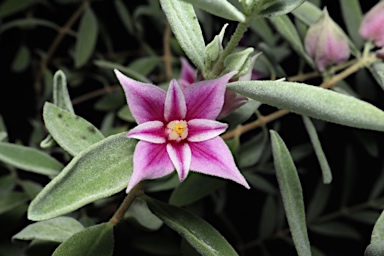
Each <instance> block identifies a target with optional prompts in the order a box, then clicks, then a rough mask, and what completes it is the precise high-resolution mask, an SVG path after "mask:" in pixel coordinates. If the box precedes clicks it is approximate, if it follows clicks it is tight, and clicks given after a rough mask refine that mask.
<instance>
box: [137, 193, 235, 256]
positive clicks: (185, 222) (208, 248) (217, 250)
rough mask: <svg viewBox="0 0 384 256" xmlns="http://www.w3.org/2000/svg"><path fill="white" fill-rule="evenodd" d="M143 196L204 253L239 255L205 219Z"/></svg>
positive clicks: (151, 206)
mask: <svg viewBox="0 0 384 256" xmlns="http://www.w3.org/2000/svg"><path fill="white" fill-rule="evenodd" d="M142 198H143V199H144V200H145V201H146V202H147V204H148V207H149V209H150V210H151V211H152V212H153V213H154V214H155V215H157V217H159V218H160V219H161V220H162V221H163V222H164V223H165V224H166V225H167V226H169V227H170V228H171V229H173V230H175V231H176V232H177V233H179V234H180V235H181V236H182V237H184V238H185V239H186V240H187V241H188V242H189V243H190V244H191V245H192V246H193V247H194V248H195V249H196V250H197V251H198V252H199V253H200V254H202V255H220V256H227V255H237V253H236V251H235V250H234V249H233V247H232V246H231V245H230V244H229V243H228V242H227V241H226V240H225V238H224V237H223V236H222V235H221V234H220V233H219V232H218V231H217V230H216V229H214V228H213V227H212V226H211V225H210V224H209V223H207V222H206V221H205V220H203V219H200V218H199V217H197V216H195V215H192V214H191V213H189V212H187V211H185V210H183V209H181V208H178V207H175V206H172V205H168V204H165V203H162V202H160V201H157V200H155V199H152V198H150V197H148V196H145V195H143V196H142Z"/></svg>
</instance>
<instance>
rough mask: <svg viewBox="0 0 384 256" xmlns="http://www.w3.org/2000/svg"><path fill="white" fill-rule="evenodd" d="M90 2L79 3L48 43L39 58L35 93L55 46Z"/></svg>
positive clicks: (85, 0)
mask: <svg viewBox="0 0 384 256" xmlns="http://www.w3.org/2000/svg"><path fill="white" fill-rule="evenodd" d="M90 2H91V0H84V1H83V3H82V4H81V5H80V7H79V8H78V9H77V10H76V12H75V13H73V14H72V16H71V17H70V18H69V20H68V21H67V23H66V24H65V25H64V26H63V27H62V28H61V29H60V30H59V33H58V34H57V35H56V37H55V39H54V40H53V42H52V44H51V45H50V47H49V49H48V51H47V54H46V55H45V57H44V58H43V59H42V60H41V62H40V67H39V70H38V71H37V73H36V78H35V84H34V88H35V92H36V95H38V94H40V91H41V79H42V76H43V73H44V71H45V69H46V68H47V65H48V63H49V61H50V60H51V58H52V56H53V54H54V53H55V51H56V49H57V47H58V46H59V44H60V42H61V41H62V40H63V38H64V36H65V35H66V34H67V33H68V31H70V29H71V27H72V26H73V24H74V23H75V22H76V20H77V19H78V18H79V17H80V15H81V14H82V13H83V11H84V10H85V9H86V8H87V7H88V5H89V3H90Z"/></svg>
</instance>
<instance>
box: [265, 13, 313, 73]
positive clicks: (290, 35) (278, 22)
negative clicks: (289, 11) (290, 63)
mask: <svg viewBox="0 0 384 256" xmlns="http://www.w3.org/2000/svg"><path fill="white" fill-rule="evenodd" d="M270 20H271V22H272V24H273V25H274V27H275V28H276V30H277V31H278V32H279V33H280V34H281V35H282V36H283V37H284V38H285V40H287V41H288V42H289V44H290V45H291V46H292V48H293V49H294V50H295V51H296V52H297V53H298V54H299V55H300V56H301V57H303V58H304V59H305V61H306V62H307V63H308V64H310V65H311V66H312V67H313V66H314V65H313V61H312V59H311V58H310V57H309V56H308V55H307V53H306V52H305V50H304V47H303V44H302V42H301V38H300V36H299V34H298V33H297V30H296V27H295V25H293V23H292V21H291V20H290V19H289V18H288V16H287V15H283V16H279V17H273V18H271V19H270Z"/></svg>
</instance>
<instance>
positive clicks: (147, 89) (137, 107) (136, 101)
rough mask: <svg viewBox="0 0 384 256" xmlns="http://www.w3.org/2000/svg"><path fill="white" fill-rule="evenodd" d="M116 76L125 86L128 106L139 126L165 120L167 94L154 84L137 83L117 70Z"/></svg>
mask: <svg viewBox="0 0 384 256" xmlns="http://www.w3.org/2000/svg"><path fill="white" fill-rule="evenodd" d="M115 74H116V76H117V78H118V79H119V82H120V84H121V85H122V86H123V89H124V92H125V96H126V98H127V103H128V106H129V108H130V110H131V112H132V115H133V117H134V118H135V119H136V122H137V123H138V124H141V123H144V122H148V121H154V120H160V121H163V119H164V102H165V96H166V93H165V91H164V90H163V89H161V88H159V87H157V86H154V85H152V84H145V83H141V82H137V81H135V80H133V79H130V78H128V77H126V76H125V75H123V74H122V73H121V72H120V71H118V70H116V69H115Z"/></svg>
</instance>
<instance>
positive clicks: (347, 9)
mask: <svg viewBox="0 0 384 256" xmlns="http://www.w3.org/2000/svg"><path fill="white" fill-rule="evenodd" d="M339 2H340V5H341V13H342V15H343V18H344V22H345V25H346V26H347V31H348V34H349V36H350V37H351V38H352V41H353V42H354V43H355V44H356V46H357V47H358V48H360V47H361V46H363V39H362V38H361V36H360V35H359V28H360V25H361V21H362V19H363V14H362V11H361V7H360V3H359V0H340V1H339Z"/></svg>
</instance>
